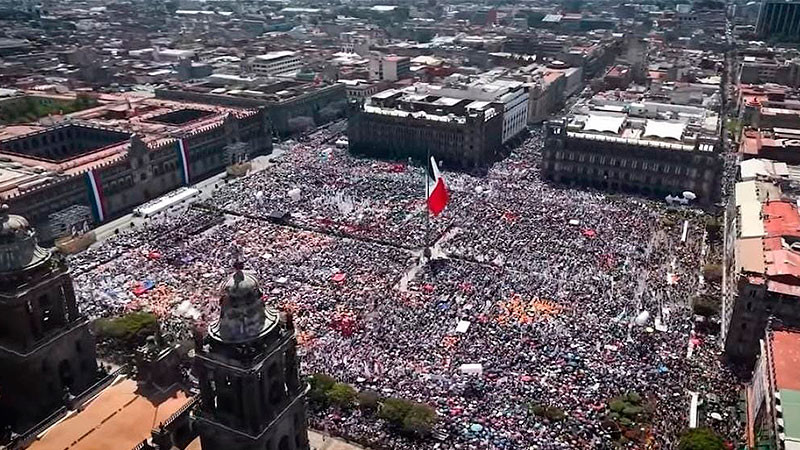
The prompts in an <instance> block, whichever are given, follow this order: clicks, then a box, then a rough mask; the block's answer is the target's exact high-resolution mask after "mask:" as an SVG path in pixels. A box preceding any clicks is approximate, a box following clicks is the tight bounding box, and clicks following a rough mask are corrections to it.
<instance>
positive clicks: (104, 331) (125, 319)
mask: <svg viewBox="0 0 800 450" xmlns="http://www.w3.org/2000/svg"><path fill="white" fill-rule="evenodd" d="M95 331H96V332H97V334H98V335H99V336H101V337H106V338H112V339H121V340H126V341H127V340H134V339H138V338H140V337H143V336H149V335H152V334H154V333H156V332H157V331H158V319H157V318H156V316H155V314H152V313H149V312H143V311H137V312H132V313H128V314H125V315H123V316H119V317H115V318H112V319H98V320H97V321H96V322H95Z"/></svg>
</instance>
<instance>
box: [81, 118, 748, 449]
mask: <svg viewBox="0 0 800 450" xmlns="http://www.w3.org/2000/svg"><path fill="white" fill-rule="evenodd" d="M333 138H335V136H331V135H330V133H328V132H326V131H319V132H317V133H315V134H312V135H310V136H309V137H308V139H307V140H305V141H303V142H299V143H295V144H294V145H293V146H292V147H291V148H290V149H289V150H288V151H287V152H286V153H285V154H284V155H282V156H281V157H279V158H277V159H276V160H275V161H274V163H273V164H272V165H271V166H269V167H267V168H266V169H265V170H262V171H259V172H256V173H253V174H250V175H248V176H246V177H243V178H238V179H235V180H232V181H229V182H227V183H225V184H224V185H223V186H221V187H220V188H219V189H217V190H216V191H215V192H214V194H213V195H212V197H211V199H210V200H208V201H205V202H204V203H203V204H202V205H199V206H198V207H196V208H191V209H189V210H187V211H184V212H181V213H175V212H166V213H164V214H162V215H161V216H160V217H155V218H153V219H150V220H149V221H148V222H147V223H146V224H145V225H143V226H139V227H135V228H132V229H130V230H125V231H123V232H122V233H120V234H119V235H118V236H115V237H113V238H110V239H108V240H106V241H104V242H102V243H100V244H99V245H97V246H95V247H92V248H91V249H89V250H88V251H86V252H84V253H81V254H79V255H76V256H74V257H72V258H71V261H70V263H71V266H72V267H73V271H74V273H75V281H76V286H77V292H78V295H79V301H80V304H81V307H82V309H83V311H84V312H85V313H87V314H88V315H89V316H91V317H104V316H111V315H116V314H120V313H123V312H125V311H132V310H140V309H143V310H148V311H152V312H154V313H155V314H157V315H158V316H159V318H160V321H161V326H162V330H163V333H164V334H165V335H166V336H168V337H169V338H170V339H175V340H183V339H188V338H189V337H190V335H191V333H192V328H193V326H201V327H203V326H206V325H207V324H208V323H210V322H211V321H213V320H215V318H216V317H217V315H218V311H219V295H220V292H219V291H218V286H219V284H220V282H221V281H222V280H224V279H225V278H226V277H227V276H229V275H230V273H231V271H232V269H231V266H232V262H233V260H234V259H235V258H236V259H238V258H241V259H242V260H243V261H244V263H245V266H246V268H247V269H248V270H253V271H254V272H256V274H257V275H258V277H259V278H260V280H261V283H262V284H261V288H262V291H263V292H264V293H265V296H266V302H267V303H268V304H270V305H272V306H275V307H277V308H281V309H284V310H287V311H291V312H292V313H293V316H294V318H295V324H296V326H297V328H298V341H299V346H300V349H301V351H300V355H301V371H302V372H303V373H305V374H311V373H318V372H320V373H325V374H328V375H330V376H332V377H334V378H335V379H336V380H338V381H342V382H346V383H349V384H351V385H353V386H354V387H356V388H357V389H362V390H363V389H369V390H374V391H377V392H379V393H381V394H382V395H385V396H396V397H403V398H407V399H410V400H415V401H419V402H424V403H427V404H429V405H430V406H432V407H433V408H435V409H436V411H437V413H438V416H439V421H438V423H437V424H436V426H435V431H436V433H435V435H436V436H437V437H438V439H439V441H436V444H438V448H443V449H449V448H459V449H492V448H497V449H575V448H592V449H594V448H611V447H612V446H613V445H614V443H613V439H614V436H613V433H612V432H611V431H610V430H609V429H607V427H603V426H602V425H601V424H602V422H603V419H604V418H605V417H606V416H607V414H608V410H607V403H608V401H609V400H610V399H611V398H613V397H615V396H618V395H621V394H625V393H626V392H637V393H638V394H640V395H641V396H642V397H643V398H644V399H645V403H646V404H647V405H649V406H650V407H651V408H652V411H653V413H652V414H651V416H650V417H648V419H647V420H646V423H643V424H642V425H641V427H642V428H643V429H644V434H645V435H646V436H645V440H646V441H647V442H648V443H649V444H650V445H652V446H653V447H655V448H673V447H674V446H675V443H676V441H677V438H678V436H679V434H680V433H681V432H682V431H683V430H684V429H685V428H686V427H687V426H688V423H689V414H690V406H689V403H690V398H691V395H692V392H697V393H698V395H699V396H700V397H701V399H703V400H704V401H703V402H702V403H703V405H704V408H705V409H704V413H703V416H702V417H703V420H704V423H706V424H707V425H709V426H712V427H713V428H714V429H715V430H716V431H717V432H719V433H720V434H722V435H723V436H724V437H725V438H726V439H727V440H729V441H735V440H736V439H737V438H738V436H739V435H740V432H741V430H739V429H738V425H737V421H736V410H735V404H736V401H737V400H738V398H737V395H736V391H735V389H734V386H733V384H732V383H731V382H730V380H731V379H732V378H733V377H732V375H731V374H730V373H729V371H728V369H726V368H725V366H724V365H723V364H722V363H721V362H720V359H719V356H720V355H719V345H718V344H717V343H716V342H715V339H716V338H715V336H713V335H712V336H704V335H703V333H702V332H700V331H698V330H695V318H694V315H693V313H692V310H691V307H690V303H691V299H692V298H693V297H694V296H696V295H697V293H698V292H699V291H700V290H701V288H702V287H703V286H702V283H703V280H702V277H701V276H700V275H701V273H702V271H701V268H702V266H703V265H704V264H705V263H706V262H707V261H706V258H707V257H708V254H709V253H708V252H707V251H705V250H704V246H705V245H706V239H705V232H704V229H705V228H704V221H703V219H704V216H703V215H702V213H700V212H699V211H695V210H692V209H682V210H680V211H667V208H666V206H665V205H661V204H658V203H657V202H655V201H651V200H646V199H640V198H631V197H622V196H613V195H608V194H604V193H600V192H594V191H586V190H577V189H572V188H568V187H564V186H553V185H550V184H548V183H545V182H544V181H542V180H541V179H540V174H539V169H538V153H539V151H540V148H541V145H542V136H541V133H540V132H539V131H538V130H533V131H532V133H531V135H530V136H529V138H528V139H527V140H526V141H525V142H524V143H523V144H522V145H521V146H519V147H518V148H516V149H515V150H514V151H513V152H512V154H511V155H510V156H509V157H508V158H506V159H504V160H503V161H500V162H498V163H496V164H494V165H493V167H492V168H491V169H490V170H489V172H488V174H487V175H485V176H473V175H470V174H467V173H459V172H448V171H446V167H444V169H445V173H444V176H445V180H446V184H447V187H448V190H449V192H450V202H449V204H448V205H447V208H446V209H445V211H444V212H443V213H442V214H441V215H440V216H437V217H433V218H429V217H426V209H425V199H424V196H425V192H424V189H425V187H424V186H425V182H424V171H423V169H421V168H419V167H417V166H414V165H412V164H410V163H406V162H385V161H376V160H367V159H359V158H356V157H353V156H351V155H350V154H348V153H347V151H346V150H342V149H337V148H334V147H333V146H331V145H329V142H331V141H332V139H333ZM276 218H278V220H276ZM428 221H430V222H429V224H428ZM428 225H429V226H428ZM684 227H685V231H684ZM426 243H428V244H430V245H432V246H433V247H434V252H433V258H428V257H426V256H425V255H424V254H423V252H422V251H421V249H422V247H423V246H425V245H426ZM342 316H346V317H349V318H352V321H351V322H350V326H349V327H348V328H347V329H342V327H341V326H339V325H340V324H341V321H340V320H336V318H337V317H342ZM534 405H541V406H547V407H555V408H558V409H559V410H561V411H563V412H564V417H563V418H560V419H558V420H554V419H547V418H543V417H539V416H537V415H535V414H533V413H532V412H531V410H532V406H534ZM712 413H713V414H712ZM712 416H713V417H714V418H712ZM309 421H310V423H311V425H312V426H313V427H314V428H317V429H320V430H324V431H326V432H328V433H331V434H336V435H341V436H344V437H347V438H349V439H352V440H356V441H359V442H363V443H367V444H369V445H371V446H373V447H374V448H391V449H414V448H431V447H432V445H434V444H433V443H432V442H431V441H419V440H415V439H413V438H409V437H407V436H404V435H401V434H397V433H394V432H393V431H392V430H390V429H388V428H387V427H385V426H384V424H383V423H382V422H381V421H380V420H375V419H374V418H367V417H365V416H364V415H363V413H362V412H361V411H360V410H358V409H353V410H344V411H342V410H323V411H318V412H314V413H313V414H312V416H311V417H309Z"/></svg>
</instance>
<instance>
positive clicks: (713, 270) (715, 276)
mask: <svg viewBox="0 0 800 450" xmlns="http://www.w3.org/2000/svg"><path fill="white" fill-rule="evenodd" d="M703 277H705V279H706V280H708V281H719V280H721V279H722V266H720V265H719V264H706V265H705V266H703Z"/></svg>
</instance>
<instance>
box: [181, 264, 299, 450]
mask: <svg viewBox="0 0 800 450" xmlns="http://www.w3.org/2000/svg"><path fill="white" fill-rule="evenodd" d="M220 303H221V312H220V317H219V320H218V321H216V322H214V323H213V324H211V325H210V326H209V328H208V336H207V338H206V340H205V342H204V343H203V345H202V346H201V347H200V348H198V349H197V354H196V357H195V369H196V373H197V375H198V378H199V380H200V396H201V402H200V408H199V410H198V411H197V413H196V419H197V426H198V431H199V434H200V442H201V444H202V448H203V450H262V449H268V450H304V449H308V448H309V444H308V434H307V430H306V404H305V394H306V386H305V385H304V384H302V383H301V382H300V378H299V374H298V361H297V354H296V347H295V346H296V341H295V336H294V334H295V330H294V326H293V324H292V320H291V316H282V315H280V314H279V313H278V311H277V310H275V309H273V308H270V307H268V306H265V305H264V303H263V300H262V292H261V289H260V288H259V284H258V281H257V280H256V278H255V276H254V275H253V274H252V273H250V272H245V271H243V270H242V266H241V264H239V263H237V266H236V272H235V273H234V274H233V276H231V277H230V278H229V279H228V280H227V282H225V284H224V286H223V288H222V298H221V300H220Z"/></svg>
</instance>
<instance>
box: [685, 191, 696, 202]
mask: <svg viewBox="0 0 800 450" xmlns="http://www.w3.org/2000/svg"><path fill="white" fill-rule="evenodd" d="M683 198H685V199H688V200H694V199H696V198H697V196H696V195H695V194H694V192H692V191H684V192H683Z"/></svg>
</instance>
